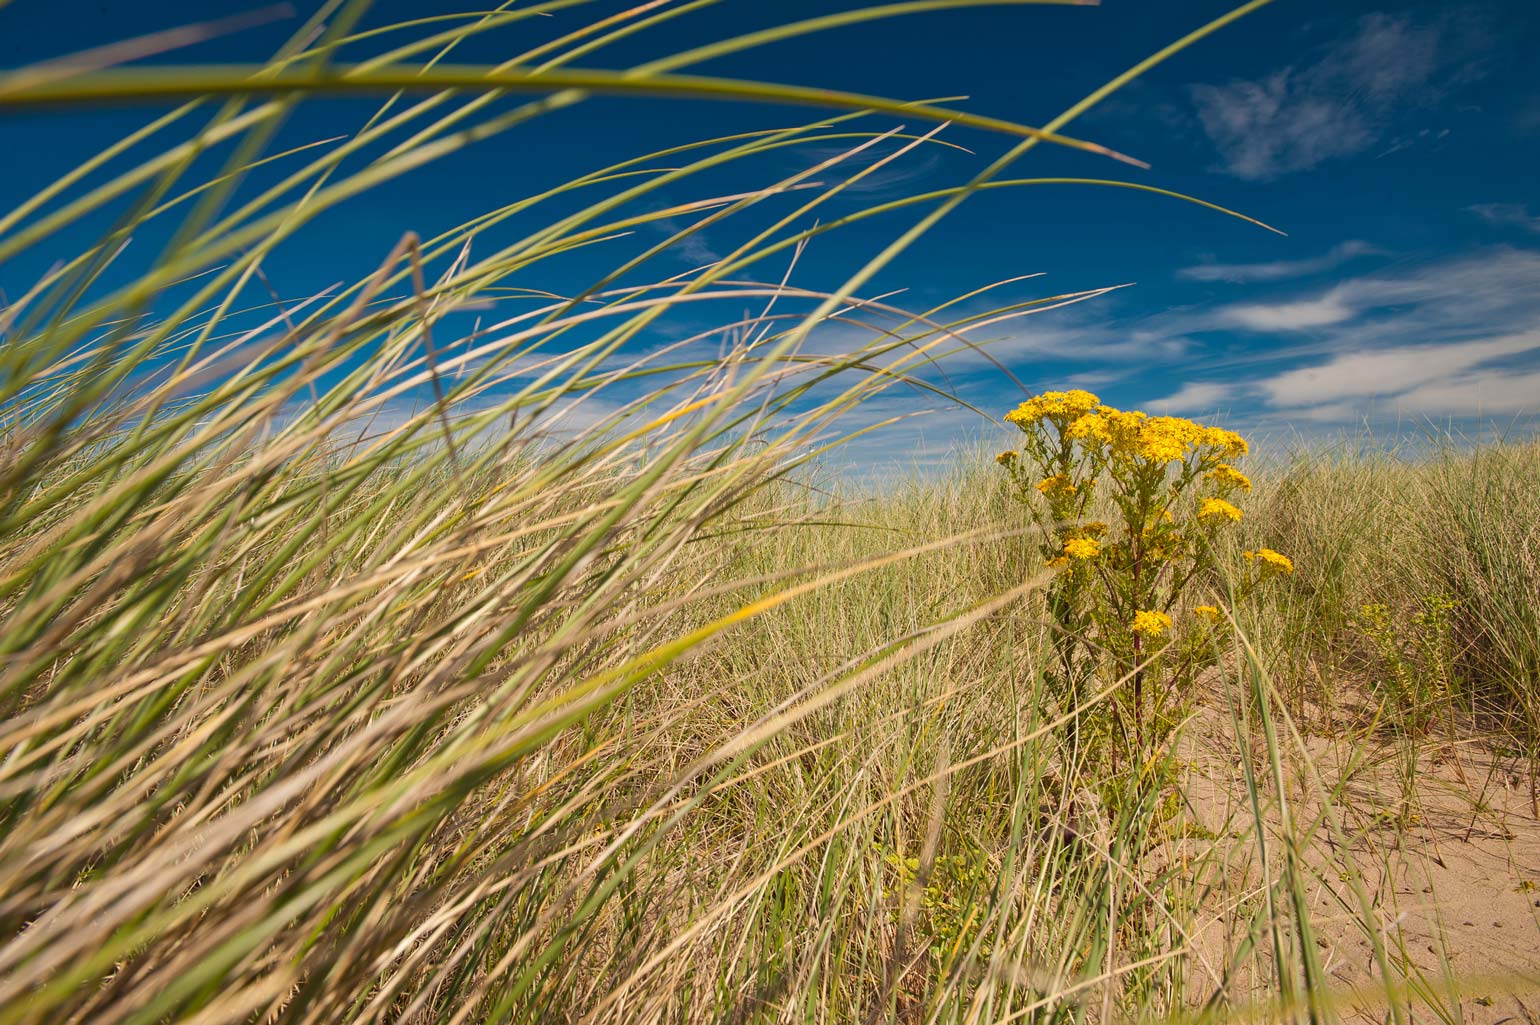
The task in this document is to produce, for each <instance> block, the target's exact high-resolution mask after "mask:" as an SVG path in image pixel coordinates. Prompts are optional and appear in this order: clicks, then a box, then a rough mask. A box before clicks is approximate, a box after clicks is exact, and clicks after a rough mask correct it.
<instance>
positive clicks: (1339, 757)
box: [1178, 694, 1540, 1025]
mask: <svg viewBox="0 0 1540 1025" xmlns="http://www.w3.org/2000/svg"><path fill="white" fill-rule="evenodd" d="M1215 698H1216V700H1213V701H1210V702H1206V707H1205V708H1204V710H1203V711H1201V712H1200V713H1199V715H1198V717H1197V719H1196V720H1195V721H1194V722H1193V724H1192V725H1191V727H1190V728H1189V729H1188V730H1187V732H1186V736H1185V737H1184V739H1183V741H1182V743H1181V745H1180V746H1179V748H1178V751H1179V754H1180V755H1181V756H1182V757H1183V758H1184V760H1185V762H1186V764H1187V766H1188V771H1189V778H1188V780H1187V792H1188V795H1189V800H1190V801H1191V802H1192V809H1191V810H1192V813H1193V815H1194V817H1195V818H1196V819H1197V820H1198V822H1200V823H1201V824H1202V830H1201V831H1202V832H1205V833H1207V834H1209V836H1208V837H1207V838H1206V839H1205V840H1200V841H1196V842H1195V843H1194V845H1193V846H1192V847H1191V848H1190V849H1196V848H1197V847H1199V846H1201V845H1202V844H1203V843H1204V842H1207V843H1209V844H1213V845H1214V846H1213V847H1211V848H1210V850H1211V851H1212V852H1219V851H1223V852H1224V854H1223V859H1222V860H1223V862H1224V867H1223V869H1222V870H1221V871H1220V874H1221V875H1223V876H1224V877H1225V885H1224V886H1223V887H1222V892H1223V893H1224V894H1225V895H1226V897H1225V898H1224V900H1223V901H1222V902H1221V904H1222V906H1224V907H1225V908H1226V910H1225V911H1224V912H1222V913H1221V914H1220V915H1219V917H1218V918H1217V919H1216V920H1215V921H1213V922H1212V924H1211V925H1210V926H1209V927H1208V928H1207V929H1206V930H1205V934H1204V935H1200V936H1197V937H1194V938H1193V941H1194V944H1195V946H1196V948H1197V949H1198V951H1199V952H1200V959H1202V957H1203V955H1206V956H1207V959H1208V960H1209V962H1210V969H1211V970H1212V974H1211V975H1210V978H1209V980H1205V981H1207V982H1208V983H1209V984H1210V985H1212V980H1213V979H1216V978H1218V976H1219V974H1220V973H1221V972H1222V971H1223V969H1224V967H1225V966H1223V965H1220V964H1215V963H1213V962H1215V961H1218V960H1221V959H1222V955H1221V954H1220V953H1219V952H1221V951H1223V950H1225V949H1233V946H1234V943H1235V941H1236V938H1237V937H1239V936H1240V935H1242V934H1243V933H1244V931H1245V921H1246V918H1247V916H1248V915H1249V914H1250V913H1251V912H1252V910H1253V909H1254V908H1255V907H1256V906H1257V902H1258V901H1261V900H1263V899H1265V897H1264V896H1263V894H1264V893H1265V887H1264V886H1263V883H1264V881H1265V875H1266V874H1269V873H1271V874H1273V875H1275V876H1276V873H1278V872H1279V871H1280V870H1281V867H1282V864H1283V859H1284V856H1285V855H1284V851H1285V846H1286V845H1285V844H1284V842H1283V838H1284V837H1285V836H1286V835H1288V834H1289V833H1291V832H1292V834H1293V835H1294V836H1297V837H1299V838H1300V839H1299V841H1298V843H1297V844H1296V845H1295V850H1297V851H1298V856H1299V859H1300V861H1301V863H1302V865H1303V874H1304V875H1305V876H1306V878H1307V879H1308V884H1307V887H1306V888H1307V890H1308V892H1309V895H1310V903H1311V910H1312V921H1313V923H1314V924H1315V927H1316V935H1315V937H1314V942H1315V944H1316V946H1317V948H1318V950H1317V953H1318V955H1319V959H1320V964H1321V966H1322V968H1323V970H1324V971H1325V972H1326V973H1327V975H1328V976H1329V977H1330V979H1331V980H1332V983H1333V984H1334V988H1335V987H1336V986H1341V987H1342V989H1343V990H1344V991H1349V990H1351V988H1352V987H1364V988H1366V989H1373V988H1376V987H1378V988H1380V990H1381V991H1383V984H1382V982H1381V981H1380V980H1381V979H1382V978H1383V976H1382V973H1381V971H1380V969H1379V967H1378V966H1377V959H1376V957H1375V953H1374V943H1373V940H1372V938H1371V936H1370V931H1369V927H1368V926H1367V924H1366V923H1368V922H1372V923H1374V924H1373V928H1374V929H1376V930H1378V932H1379V937H1380V941H1381V945H1382V947H1383V949H1384V952H1385V955H1384V956H1385V958H1386V960H1387V962H1388V963H1389V964H1390V965H1391V966H1392V975H1396V974H1404V977H1405V978H1406V980H1407V982H1408V983H1409V984H1410V985H1411V986H1412V987H1413V989H1414V991H1417V992H1420V993H1421V994H1422V995H1421V996H1420V997H1419V998H1416V999H1414V1001H1413V1003H1414V1007H1415V1008H1416V1010H1415V1011H1414V1018H1413V1020H1415V1021H1465V1022H1471V1023H1476V1025H1496V1023H1499V1022H1502V1023H1505V1025H1506V1023H1522V1025H1528V1023H1535V1022H1540V820H1537V819H1536V817H1535V815H1534V811H1533V808H1532V804H1531V801H1532V794H1531V790H1530V778H1529V772H1528V767H1527V765H1525V764H1524V763H1523V762H1522V761H1521V760H1520V759H1518V758H1517V757H1514V756H1512V755H1504V754H1502V753H1499V752H1497V751H1494V750H1493V749H1492V746H1491V745H1490V744H1487V743H1484V742H1480V741H1477V740H1471V739H1464V740H1459V741H1450V740H1448V739H1446V738H1443V737H1438V736H1434V737H1425V738H1422V739H1420V740H1419V741H1418V742H1417V743H1416V744H1415V745H1410V744H1408V743H1407V742H1406V741H1405V740H1403V739H1401V738H1397V737H1395V736H1390V735H1383V734H1379V735H1374V736H1369V737H1366V736H1365V733H1364V731H1362V730H1361V729H1355V728H1352V727H1347V728H1343V727H1340V726H1338V727H1334V728H1323V727H1321V726H1319V724H1318V727H1317V729H1316V730H1315V731H1314V732H1313V733H1310V732H1307V733H1305V734H1304V735H1301V734H1300V733H1297V732H1294V731H1293V730H1292V729H1291V728H1290V726H1289V725H1287V724H1283V725H1281V726H1280V729H1281V730H1282V731H1283V735H1284V736H1285V737H1286V744H1285V746H1286V747H1287V748H1288V749H1289V754H1288V757H1286V758H1285V759H1284V760H1283V765H1282V769H1283V778H1284V784H1283V786H1282V787H1280V786H1279V785H1278V784H1277V777H1276V775H1275V773H1274V770H1273V767H1272V766H1271V765H1270V764H1268V761H1267V759H1266V758H1265V757H1263V756H1261V755H1260V754H1253V755H1250V756H1248V755H1247V754H1246V753H1245V752H1244V751H1243V750H1242V748H1244V747H1245V746H1246V745H1245V744H1244V743H1237V741H1236V731H1235V729H1234V726H1233V723H1232V720H1231V718H1230V715H1229V713H1228V712H1227V711H1226V710H1225V709H1226V705H1225V700H1224V698H1223V696H1222V695H1217V694H1216V695H1215ZM1253 751H1255V752H1262V751H1265V747H1264V746H1263V745H1261V744H1260V743H1255V744H1254V745H1253ZM1307 756H1308V757H1307ZM1248 757H1250V759H1251V762H1252V765H1253V766H1254V772H1255V773H1256V775H1258V776H1259V777H1263V786H1262V787H1261V788H1260V790H1259V793H1260V794H1261V797H1262V800H1263V803H1264V818H1265V820H1266V821H1267V822H1268V824H1269V828H1268V831H1267V832H1268V835H1267V836H1265V837H1263V838H1262V839H1263V841H1264V843H1265V846H1266V848H1267V858H1266V864H1267V865H1268V866H1269V867H1268V869H1266V870H1264V869H1263V867H1262V866H1263V864H1264V862H1263V858H1262V856H1261V848H1262V846H1263V845H1262V844H1259V843H1258V838H1257V837H1256V836H1255V831H1254V830H1253V829H1252V828H1251V822H1252V821H1253V816H1252V812H1251V809H1250V799H1249V797H1248V789H1247V785H1246V773H1245V759H1247V758H1248ZM1408 780H1409V781H1410V783H1409V784H1408ZM1280 795H1281V798H1282V799H1280ZM1238 841H1241V842H1238ZM1185 843H1186V842H1185V841H1184V844H1185ZM1365 906H1367V908H1368V912H1367V914H1365V911H1364V908H1365ZM1268 963H1270V962H1269V959H1267V958H1263V959H1262V961H1261V962H1260V963H1259V964H1258V965H1257V967H1256V968H1254V969H1253V971H1252V973H1251V974H1250V975H1249V976H1246V977H1242V978H1240V979H1238V980H1237V982H1238V983H1239V987H1238V988H1239V989H1241V990H1251V991H1252V992H1255V991H1256V990H1253V989H1252V987H1260V988H1262V989H1266V990H1272V991H1276V986H1275V984H1274V983H1273V982H1272V980H1270V979H1262V978H1259V977H1258V976H1257V973H1258V972H1265V971H1267V970H1268V969H1267V967H1266V966H1267V964H1268ZM1453 979H1459V980H1460V982H1459V984H1458V985H1457V986H1453V987H1452V986H1451V980H1453ZM1451 989H1453V990H1455V993H1454V995H1450V991H1451ZM1232 992H1236V989H1235V988H1232ZM1346 1010H1347V1013H1346V1015H1345V1016H1346V1017H1347V1018H1348V1019H1349V1020H1358V1021H1375V1022H1380V1021H1384V1020H1386V1019H1385V1009H1384V1006H1383V1003H1381V1004H1380V1006H1378V1007H1375V1006H1373V1005H1372V1003H1364V1002H1360V1003H1359V1004H1357V1005H1352V1004H1351V1002H1350V1007H1349V1008H1348V1009H1346Z"/></svg>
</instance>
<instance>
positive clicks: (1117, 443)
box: [1101, 406, 1146, 458]
mask: <svg viewBox="0 0 1540 1025" xmlns="http://www.w3.org/2000/svg"><path fill="white" fill-rule="evenodd" d="M1145 419H1146V417H1145V415H1144V414H1143V413H1141V412H1139V411H1138V410H1137V409H1135V410H1131V411H1128V412H1125V411H1123V410H1121V409H1110V408H1107V407H1105V406H1104V407H1102V411H1101V420H1102V435H1103V437H1102V440H1104V441H1106V443H1107V445H1108V446H1109V447H1110V448H1111V449H1112V452H1113V454H1114V455H1120V456H1123V457H1125V458H1127V457H1131V456H1134V455H1137V454H1138V452H1139V429H1140V428H1141V427H1142V426H1143V425H1144V421H1145Z"/></svg>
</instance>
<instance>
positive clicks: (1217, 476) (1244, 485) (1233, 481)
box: [1204, 463, 1251, 493]
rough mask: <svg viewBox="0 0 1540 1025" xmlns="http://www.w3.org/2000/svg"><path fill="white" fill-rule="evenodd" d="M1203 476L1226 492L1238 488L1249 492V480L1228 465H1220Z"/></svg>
mask: <svg viewBox="0 0 1540 1025" xmlns="http://www.w3.org/2000/svg"><path fill="white" fill-rule="evenodd" d="M1204 476H1206V477H1207V478H1208V479H1209V480H1211V481H1213V482H1214V483H1215V484H1217V485H1218V486H1219V487H1220V488H1222V489H1224V490H1226V491H1229V490H1231V489H1232V488H1240V489H1241V490H1242V491H1245V492H1248V493H1249V492H1250V491H1251V478H1250V477H1248V476H1246V475H1245V474H1244V473H1241V471H1239V470H1237V469H1236V468H1235V467H1233V466H1231V465H1230V464H1229V463H1220V464H1219V465H1218V466H1216V467H1214V468H1213V469H1212V470H1210V471H1209V472H1208V473H1206V474H1205V475H1204Z"/></svg>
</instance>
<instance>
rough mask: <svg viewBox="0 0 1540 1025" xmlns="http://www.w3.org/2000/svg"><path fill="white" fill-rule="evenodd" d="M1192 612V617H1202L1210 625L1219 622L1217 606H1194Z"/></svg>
mask: <svg viewBox="0 0 1540 1025" xmlns="http://www.w3.org/2000/svg"><path fill="white" fill-rule="evenodd" d="M1192 611H1193V614H1194V615H1197V616H1202V617H1203V618H1204V619H1206V620H1208V621H1209V622H1210V623H1217V622H1219V606H1217V605H1194V606H1193V607H1192Z"/></svg>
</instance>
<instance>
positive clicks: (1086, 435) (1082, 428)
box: [1064, 413, 1107, 441]
mask: <svg viewBox="0 0 1540 1025" xmlns="http://www.w3.org/2000/svg"><path fill="white" fill-rule="evenodd" d="M1064 436H1065V437H1067V438H1071V439H1073V440H1076V441H1106V440H1107V418H1106V417H1104V416H1102V415H1101V414H1100V413H1087V414H1086V415H1085V416H1082V417H1077V418H1075V419H1074V420H1072V421H1070V425H1069V426H1068V427H1066V428H1065V429H1064Z"/></svg>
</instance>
